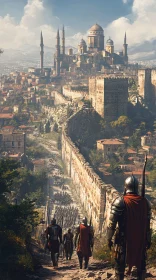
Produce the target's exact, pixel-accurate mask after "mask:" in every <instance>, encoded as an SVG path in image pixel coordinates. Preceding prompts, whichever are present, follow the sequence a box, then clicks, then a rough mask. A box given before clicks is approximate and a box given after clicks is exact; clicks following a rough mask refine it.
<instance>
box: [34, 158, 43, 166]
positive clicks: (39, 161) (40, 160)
mask: <svg viewBox="0 0 156 280" xmlns="http://www.w3.org/2000/svg"><path fill="white" fill-rule="evenodd" d="M33 164H35V165H45V160H44V159H38V160H33Z"/></svg>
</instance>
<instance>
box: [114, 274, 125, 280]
mask: <svg viewBox="0 0 156 280" xmlns="http://www.w3.org/2000/svg"><path fill="white" fill-rule="evenodd" d="M115 280H124V273H115Z"/></svg>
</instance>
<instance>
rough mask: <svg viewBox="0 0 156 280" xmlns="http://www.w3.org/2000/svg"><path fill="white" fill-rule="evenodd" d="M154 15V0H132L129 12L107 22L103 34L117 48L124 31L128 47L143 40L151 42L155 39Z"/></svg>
mask: <svg viewBox="0 0 156 280" xmlns="http://www.w3.org/2000/svg"><path fill="white" fill-rule="evenodd" d="M155 15H156V1H155V0H148V1H147V0H134V1H133V6H132V12H131V14H130V15H128V16H127V17H121V18H118V19H117V20H115V21H113V22H112V23H111V24H109V25H108V26H107V27H106V29H105V35H106V37H108V36H111V37H112V39H113V40H114V43H115V47H116V48H117V49H119V48H121V45H122V42H123V36H124V33H125V31H126V32H127V38H128V44H129V47H134V46H136V45H141V44H143V43H144V42H145V41H149V42H151V43H152V41H153V40H154V39H156V28H154V26H155Z"/></svg>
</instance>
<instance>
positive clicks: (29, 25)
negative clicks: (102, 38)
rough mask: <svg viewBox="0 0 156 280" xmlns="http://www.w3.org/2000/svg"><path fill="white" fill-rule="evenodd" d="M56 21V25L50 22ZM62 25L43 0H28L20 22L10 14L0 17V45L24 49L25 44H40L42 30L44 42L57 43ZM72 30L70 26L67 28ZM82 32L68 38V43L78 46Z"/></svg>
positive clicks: (4, 47)
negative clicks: (57, 33)
mask: <svg viewBox="0 0 156 280" xmlns="http://www.w3.org/2000/svg"><path fill="white" fill-rule="evenodd" d="M49 22H55V26H53V25H52V24H49ZM58 26H60V27H62V24H61V23H60V19H59V18H58V17H57V16H54V15H53V14H52V13H51V14H50V11H49V10H48V9H46V8H45V7H44V2H43V0H28V2H27V4H26V6H25V7H24V13H23V16H22V18H21V20H20V22H19V23H17V22H16V21H15V19H14V18H12V17H11V16H10V15H6V16H5V17H0V38H1V41H0V47H1V48H3V49H9V48H12V49H18V48H19V49H22V48H24V47H25V45H32V46H39V40H40V31H41V30H42V31H43V36H44V44H45V46H48V47H54V46H55V45H56V31H57V28H58ZM66 29H67V30H68V31H70V33H71V30H70V28H69V27H67V28H66ZM81 38H82V35H81V33H78V34H75V35H73V36H69V37H67V38H66V42H67V44H68V45H73V46H77V44H78V42H79V40H80V39H81Z"/></svg>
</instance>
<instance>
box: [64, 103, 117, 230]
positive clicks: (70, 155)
mask: <svg viewBox="0 0 156 280" xmlns="http://www.w3.org/2000/svg"><path fill="white" fill-rule="evenodd" d="M86 115H87V116H86ZM86 117H87V119H88V122H87V124H88V125H92V121H93V120H92V118H93V117H94V115H93V114H90V111H89V110H87V111H86V110H85V109H84V110H83V109H82V110H80V111H79V112H77V113H76V114H75V115H73V116H72V117H71V118H70V119H68V121H67V123H66V125H65V127H64V128H63V132H62V159H63V161H64V163H65V165H66V168H67V172H68V175H69V176H70V177H71V178H72V180H73V188H74V192H75V194H76V196H77V197H78V198H79V199H80V203H81V205H82V207H83V209H84V210H85V211H86V212H87V214H88V218H90V217H91V216H92V222H93V225H94V228H95V231H96V233H100V232H103V231H104V230H105V229H106V228H107V225H108V219H109V214H110V207H111V203H112V201H113V200H114V199H115V198H116V197H117V196H118V195H119V193H118V192H117V191H116V190H115V188H113V186H112V185H107V184H105V183H104V182H103V181H102V180H101V179H100V177H99V176H98V175H97V174H96V173H95V172H94V170H93V169H92V167H91V166H90V165H89V163H88V162H87V161H86V160H85V158H84V157H83V156H82V154H81V153H80V151H79V149H78V148H77V147H76V145H75V144H74V142H73V141H72V136H73V132H74V131H76V130H77V133H78V134H79V133H81V132H82V133H83V129H84V127H83V121H82V120H85V118H86Z"/></svg>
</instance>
